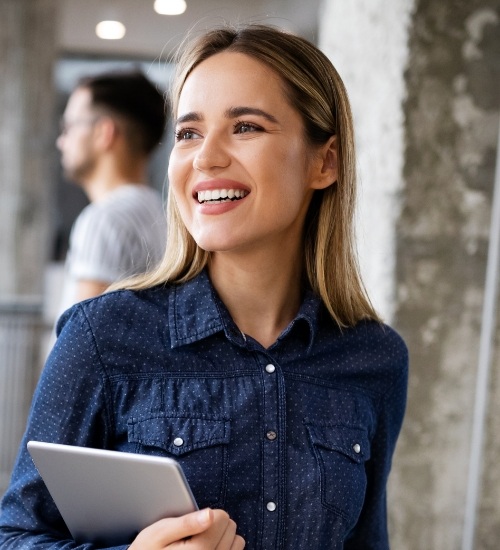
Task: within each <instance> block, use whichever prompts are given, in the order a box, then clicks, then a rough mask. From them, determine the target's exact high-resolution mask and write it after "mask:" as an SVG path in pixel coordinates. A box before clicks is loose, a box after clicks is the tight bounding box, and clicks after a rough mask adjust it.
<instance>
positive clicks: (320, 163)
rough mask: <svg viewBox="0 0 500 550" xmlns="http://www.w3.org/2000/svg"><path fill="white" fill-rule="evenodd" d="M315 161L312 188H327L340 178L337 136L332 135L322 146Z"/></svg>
mask: <svg viewBox="0 0 500 550" xmlns="http://www.w3.org/2000/svg"><path fill="white" fill-rule="evenodd" d="M317 155H318V160H317V163H315V170H316V173H315V174H314V176H313V181H312V183H311V188H312V189H326V188H327V187H330V185H333V184H334V183H335V182H336V181H337V178H338V162H337V159H338V151H337V136H332V137H330V139H329V140H328V141H327V142H326V143H325V144H324V145H322V146H321V148H320V149H319V151H318V153H317Z"/></svg>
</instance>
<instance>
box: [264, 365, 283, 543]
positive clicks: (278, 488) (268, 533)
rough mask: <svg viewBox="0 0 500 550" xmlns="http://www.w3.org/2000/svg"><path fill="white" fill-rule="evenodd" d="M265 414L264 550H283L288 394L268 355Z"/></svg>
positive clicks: (265, 369) (277, 369)
mask: <svg viewBox="0 0 500 550" xmlns="http://www.w3.org/2000/svg"><path fill="white" fill-rule="evenodd" d="M262 368H263V387H264V411H263V413H264V414H263V424H262V438H263V440H264V442H263V465H262V472H263V495H262V505H263V508H264V509H263V514H262V517H263V526H262V543H261V546H260V548H262V550H277V549H278V548H281V547H282V539H283V533H282V522H283V517H284V516H283V512H284V504H285V503H284V479H283V475H284V474H283V472H284V467H283V464H282V462H283V449H284V443H285V442H284V437H283V435H284V430H283V427H284V418H283V417H284V410H285V408H284V395H283V388H282V387H281V386H282V375H281V370H280V369H279V365H278V364H277V363H276V361H275V360H274V359H273V358H272V357H269V356H267V355H265V356H263V357H262Z"/></svg>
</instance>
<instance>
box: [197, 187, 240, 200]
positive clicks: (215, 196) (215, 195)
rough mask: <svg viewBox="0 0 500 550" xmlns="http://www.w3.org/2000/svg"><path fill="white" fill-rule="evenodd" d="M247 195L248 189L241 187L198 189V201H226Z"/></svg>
mask: <svg viewBox="0 0 500 550" xmlns="http://www.w3.org/2000/svg"><path fill="white" fill-rule="evenodd" d="M246 195H248V191H244V190H243V189H212V190H207V191H198V202H207V201H219V202H223V201H228V200H233V199H242V198H243V197H246Z"/></svg>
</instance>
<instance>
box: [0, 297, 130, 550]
mask: <svg viewBox="0 0 500 550" xmlns="http://www.w3.org/2000/svg"><path fill="white" fill-rule="evenodd" d="M58 329H59V333H60V334H59V337H58V340H57V342H56V344H55V346H54V349H53V350H52V352H51V354H50V356H49V358H48V360H47V363H46V365H45V368H44V370H43V372H42V375H41V377H40V381H39V383H38V386H37V389H36V391H35V394H34V397H33V402H32V405H31V410H30V414H29V417H28V422H27V428H26V432H25V435H24V437H23V440H22V442H21V445H20V449H19V453H18V457H17V460H16V464H15V466H14V470H13V473H12V478H11V482H10V486H9V488H8V489H7V492H6V493H5V495H4V498H3V500H2V506H1V512H0V547H1V548H2V550H14V549H15V550H19V548H23V550H32V549H33V550H34V549H37V550H39V549H48V548H50V549H51V550H57V549H63V548H64V550H73V549H78V550H94V548H95V546H94V545H92V544H88V543H86V544H77V543H76V542H75V541H74V540H73V539H72V537H71V535H70V534H69V531H68V529H67V527H66V525H65V524H64V521H63V519H62V518H61V516H60V514H59V511H58V510H57V508H56V506H55V504H54V502H53V500H52V497H51V496H50V494H49V493H48V491H47V489H46V487H45V484H44V482H43V480H42V479H41V477H40V475H39V474H38V472H37V470H36V468H35V466H34V464H33V461H32V460H31V457H30V455H29V453H28V451H27V448H26V444H27V442H28V441H29V440H38V441H48V442H54V443H65V444H69V445H82V446H88V447H101V448H105V447H106V443H107V441H108V440H109V433H110V429H109V425H110V418H109V415H108V411H107V407H106V402H107V388H106V382H105V377H104V376H103V370H102V365H101V363H100V360H99V355H98V351H97V349H96V346H95V344H94V339H93V335H92V331H91V328H90V326H89V323H88V322H87V319H86V317H85V315H84V313H83V310H82V308H81V307H80V306H75V307H74V308H72V309H70V310H69V311H68V312H66V314H65V315H64V316H63V317H62V318H61V321H60V322H59V326H58ZM114 548H115V550H118V549H120V550H125V548H127V547H126V546H118V547H114Z"/></svg>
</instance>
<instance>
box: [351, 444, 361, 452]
mask: <svg viewBox="0 0 500 550" xmlns="http://www.w3.org/2000/svg"><path fill="white" fill-rule="evenodd" d="M352 450H353V451H354V452H355V453H356V454H359V453H360V452H361V446H360V444H359V443H355V444H354V445H353V446H352Z"/></svg>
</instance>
